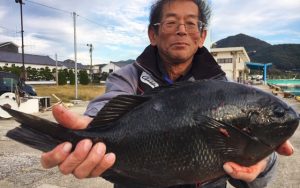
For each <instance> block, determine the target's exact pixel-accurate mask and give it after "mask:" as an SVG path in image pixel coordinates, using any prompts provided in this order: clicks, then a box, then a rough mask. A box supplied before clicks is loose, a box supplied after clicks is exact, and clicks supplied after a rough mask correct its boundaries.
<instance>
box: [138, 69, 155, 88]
mask: <svg viewBox="0 0 300 188" xmlns="http://www.w3.org/2000/svg"><path fill="white" fill-rule="evenodd" d="M140 79H141V81H142V82H143V83H145V84H147V85H149V86H150V87H152V88H155V87H158V86H159V85H158V83H157V82H155V81H154V80H153V79H152V78H151V76H150V75H149V74H147V73H146V72H143V73H142V74H141V77H140Z"/></svg>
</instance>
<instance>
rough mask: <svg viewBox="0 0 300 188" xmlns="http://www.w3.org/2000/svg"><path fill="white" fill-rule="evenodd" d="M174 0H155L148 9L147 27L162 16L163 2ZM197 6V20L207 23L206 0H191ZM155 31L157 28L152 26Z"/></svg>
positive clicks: (158, 20)
mask: <svg viewBox="0 0 300 188" xmlns="http://www.w3.org/2000/svg"><path fill="white" fill-rule="evenodd" d="M173 1H175V0H157V1H156V2H155V3H154V4H153V5H152V6H151V10H150V17H149V22H150V23H149V26H148V29H150V28H152V27H153V24H155V23H159V22H160V21H161V18H162V15H163V13H162V10H163V7H164V5H165V4H167V3H171V2H173ZM191 1H193V2H194V3H195V4H196V5H197V6H198V12H199V20H200V21H202V22H203V23H204V24H205V25H208V21H209V19H210V16H211V9H210V7H209V5H208V4H207V2H206V1H207V0H191ZM154 30H155V32H157V28H156V27H154Z"/></svg>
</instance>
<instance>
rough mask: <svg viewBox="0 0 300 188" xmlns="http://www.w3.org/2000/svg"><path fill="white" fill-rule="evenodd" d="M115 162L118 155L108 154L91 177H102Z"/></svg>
mask: <svg viewBox="0 0 300 188" xmlns="http://www.w3.org/2000/svg"><path fill="white" fill-rule="evenodd" d="M115 161H116V155H115V154H114V153H108V154H106V155H105V156H104V157H103V159H102V161H101V163H100V164H99V165H98V166H97V167H96V168H95V169H94V170H93V172H92V173H91V174H90V176H91V177H98V176H100V175H101V174H102V173H103V172H104V171H106V170H107V169H109V168H110V167H112V166H113V164H114V163H115Z"/></svg>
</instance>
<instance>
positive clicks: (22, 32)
mask: <svg viewBox="0 0 300 188" xmlns="http://www.w3.org/2000/svg"><path fill="white" fill-rule="evenodd" d="M22 1H23V0H15V2H16V3H19V4H20V13H21V37H22V73H21V76H20V78H21V80H23V81H25V80H26V77H27V76H26V70H25V63H24V30H23V8H22V6H23V4H24V3H23V2H22Z"/></svg>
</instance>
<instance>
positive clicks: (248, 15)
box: [211, 0, 300, 40]
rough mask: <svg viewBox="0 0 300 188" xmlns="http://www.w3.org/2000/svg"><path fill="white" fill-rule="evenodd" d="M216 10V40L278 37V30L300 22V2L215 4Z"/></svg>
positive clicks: (230, 1) (264, 0) (228, 0)
mask: <svg viewBox="0 0 300 188" xmlns="http://www.w3.org/2000/svg"><path fill="white" fill-rule="evenodd" d="M212 8H213V17H212V23H211V26H212V27H211V28H212V30H213V35H214V37H215V39H214V40H219V39H221V38H224V37H226V36H228V35H234V34H238V33H246V34H252V35H253V36H257V35H262V37H264V36H270V35H276V34H278V30H282V28H289V27H291V24H293V23H294V22H298V23H299V22H300V14H299V13H298V12H299V10H300V1H299V0H290V1H282V0H272V1H270V0H252V1H239V0H226V1H223V0H214V1H213V2H212ZM281 34H283V33H281Z"/></svg>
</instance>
